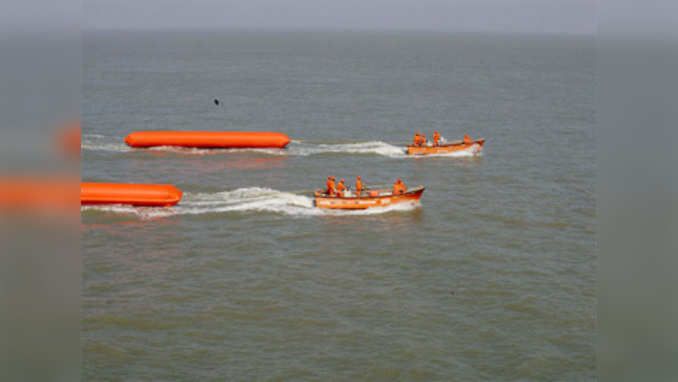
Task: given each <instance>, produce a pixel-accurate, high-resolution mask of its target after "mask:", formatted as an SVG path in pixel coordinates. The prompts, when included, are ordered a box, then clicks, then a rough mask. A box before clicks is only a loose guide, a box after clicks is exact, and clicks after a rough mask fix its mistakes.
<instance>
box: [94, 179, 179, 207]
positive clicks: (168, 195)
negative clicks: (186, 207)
mask: <svg viewBox="0 0 678 382" xmlns="http://www.w3.org/2000/svg"><path fill="white" fill-rule="evenodd" d="M181 195H182V192H181V191H180V190H179V189H177V188H176V187H174V186H173V185H171V184H120V183H81V184H80V204H131V205H133V206H152V207H169V206H173V205H175V204H177V203H179V201H180V200H181Z"/></svg>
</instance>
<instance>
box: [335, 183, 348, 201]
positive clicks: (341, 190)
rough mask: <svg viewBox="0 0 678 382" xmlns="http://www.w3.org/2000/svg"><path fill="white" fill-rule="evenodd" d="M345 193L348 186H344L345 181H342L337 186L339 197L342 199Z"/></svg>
mask: <svg viewBox="0 0 678 382" xmlns="http://www.w3.org/2000/svg"><path fill="white" fill-rule="evenodd" d="M344 191H346V186H345V185H344V180H343V179H342V180H340V181H339V184H337V196H338V197H340V198H343V197H344Z"/></svg>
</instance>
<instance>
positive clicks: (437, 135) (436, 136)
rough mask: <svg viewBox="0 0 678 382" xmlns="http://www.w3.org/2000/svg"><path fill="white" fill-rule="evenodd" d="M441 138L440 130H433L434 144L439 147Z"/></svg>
mask: <svg viewBox="0 0 678 382" xmlns="http://www.w3.org/2000/svg"><path fill="white" fill-rule="evenodd" d="M439 140H440V134H438V130H436V131H434V132H433V146H434V147H438V141H439Z"/></svg>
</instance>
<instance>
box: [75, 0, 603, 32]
mask: <svg viewBox="0 0 678 382" xmlns="http://www.w3.org/2000/svg"><path fill="white" fill-rule="evenodd" d="M83 1H84V17H85V27H86V28H97V29H127V28H131V29H158V28H238V27H246V28H333V29H335V28H339V29H424V30H431V29H432V30H446V31H489V32H513V33H574V34H591V33H595V30H596V2H595V0H83Z"/></svg>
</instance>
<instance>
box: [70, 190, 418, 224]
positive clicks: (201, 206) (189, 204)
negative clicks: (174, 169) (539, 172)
mask: <svg viewBox="0 0 678 382" xmlns="http://www.w3.org/2000/svg"><path fill="white" fill-rule="evenodd" d="M418 205H419V204H418V203H401V204H396V205H392V206H388V207H376V208H370V209H367V210H360V211H343V210H325V209H321V208H317V207H315V206H314V204H313V198H311V197H308V196H304V195H298V194H294V193H289V192H282V191H277V190H273V189H270V188H260V187H249V188H239V189H236V190H233V191H224V192H217V193H189V192H185V193H184V197H183V199H182V200H181V202H180V203H179V204H177V205H176V206H174V207H133V206H128V205H105V206H82V207H81V210H82V211H101V212H113V213H120V214H134V215H137V216H139V217H140V218H142V219H151V218H157V217H168V216H177V215H202V214H220V213H257V212H267V213H278V214H284V215H290V216H299V217H303V216H322V215H325V216H334V215H374V214H383V213H387V212H392V211H410V210H413V209H415V208H416V207H417V206H418Z"/></svg>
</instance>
